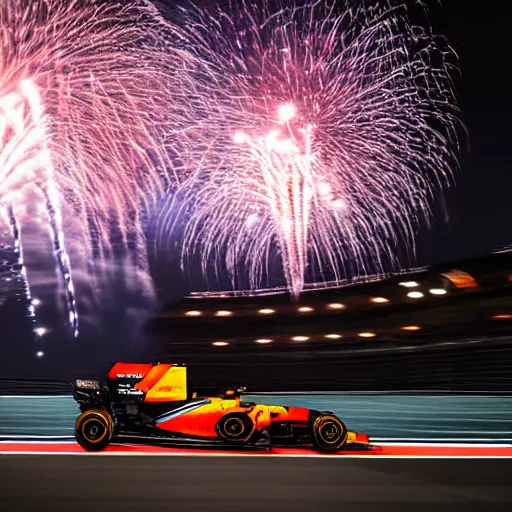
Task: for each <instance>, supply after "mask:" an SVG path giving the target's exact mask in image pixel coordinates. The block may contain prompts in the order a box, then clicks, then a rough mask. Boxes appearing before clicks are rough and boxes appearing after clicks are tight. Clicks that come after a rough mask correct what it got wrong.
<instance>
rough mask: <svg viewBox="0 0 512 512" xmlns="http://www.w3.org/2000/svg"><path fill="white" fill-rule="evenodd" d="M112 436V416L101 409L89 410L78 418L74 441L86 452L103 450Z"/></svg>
mask: <svg viewBox="0 0 512 512" xmlns="http://www.w3.org/2000/svg"><path fill="white" fill-rule="evenodd" d="M113 434H114V422H113V420H112V416H111V415H110V414H109V413H108V411H105V410H103V409H89V410H88V411H85V412H83V413H82V414H80V416H78V418H77V420H76V424H75V439H76V441H77V443H78V444H79V445H80V446H81V447H82V448H84V450H87V451H99V450H103V449H104V448H105V447H106V446H107V445H108V443H110V440H111V439H112V436H113Z"/></svg>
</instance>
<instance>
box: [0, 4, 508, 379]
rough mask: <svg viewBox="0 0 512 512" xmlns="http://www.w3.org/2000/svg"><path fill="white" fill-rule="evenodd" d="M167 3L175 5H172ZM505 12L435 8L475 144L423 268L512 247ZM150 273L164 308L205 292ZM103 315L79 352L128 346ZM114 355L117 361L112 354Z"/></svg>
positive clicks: (170, 259) (167, 257) (442, 208)
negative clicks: (453, 55)
mask: <svg viewBox="0 0 512 512" xmlns="http://www.w3.org/2000/svg"><path fill="white" fill-rule="evenodd" d="M167 3H168V4H169V5H171V2H170V1H169V0H167ZM489 5H491V4H489ZM500 5H501V7H500V8H498V7H489V8H485V6H483V5H482V4H478V5H477V4H476V3H473V2H466V1H463V0H450V1H446V2H445V5H444V6H442V7H439V6H437V5H435V4H434V5H433V7H432V11H431V20H432V23H433V26H434V31H435V32H436V33H443V34H445V35H446V36H447V38H448V40H449V41H450V43H451V44H452V46H453V47H454V48H455V50H456V52H457V53H458V55H459V57H460V61H461V71H462V77H461V79H460V82H459V86H458V89H459V94H460V102H461V110H462V119H463V122H464V123H465V125H466V127H467V129H468V131H469V140H468V141H467V145H466V146H464V148H466V147H467V149H464V150H463V154H462V156H461V164H462V165H461V167H462V168H461V171H460V172H459V173H458V174H457V175H456V177H455V186H454V187H453V188H452V189H451V190H449V191H447V192H446V193H445V196H444V200H442V198H439V199H440V200H439V201H438V202H437V203H436V205H435V216H434V219H433V223H432V227H431V228H430V229H427V228H425V229H423V230H422V231H421V232H420V233H419V237H418V250H417V261H416V263H417V264H419V265H428V264H433V263H438V262H442V261H449V260H455V259H458V258H465V257H470V256H474V255H479V254H482V253H486V252H489V251H491V250H493V249H496V248H498V247H500V246H503V245H505V244H509V243H512V236H511V231H512V230H511V228H510V225H509V222H510V219H511V218H512V201H511V200H510V193H511V191H512V174H511V173H510V169H511V167H512V165H511V164H512V160H511V156H510V151H509V140H510V136H511V130H510V128H509V123H510V119H511V114H512V112H511V101H510V91H511V90H512V79H511V76H510V70H509V69H508V67H509V64H510V43H509V39H510V33H509V30H510V29H509V27H508V26H507V25H506V20H507V19H508V17H507V14H506V11H505V3H504V2H503V3H500ZM152 270H153V276H154V278H155V281H156V286H157V290H158V293H159V297H160V300H161V302H162V303H165V302H169V301H174V300H178V299H179V297H180V295H181V294H183V293H186V292H187V291H189V290H190V289H191V288H196V289H197V288H200V287H201V283H203V285H204V282H203V281H202V279H201V278H197V277H196V279H194V280H193V284H191V282H190V281H187V280H185V279H184V278H183V276H182V274H181V271H180V268H179V258H178V255H177V253H172V252H169V253H168V254H164V255H161V256H160V257H159V258H158V259H157V260H155V261H153V269H152ZM192 273H195V272H192ZM111 285H112V286H115V285H114V284H111ZM122 293H123V292H120V294H122ZM117 297H118V300H117V302H116V303H115V304H114V305H111V307H112V308H115V307H117V308H121V309H122V308H125V307H127V305H130V304H132V303H133V302H137V298H136V297H130V296H121V295H118V296H117ZM0 310H1V311H0V321H1V322H2V324H3V325H4V324H5V329H6V331H5V332H6V334H5V335H4V336H2V338H4V339H3V340H2V342H3V343H4V346H6V348H7V349H9V347H10V349H11V351H10V352H12V354H11V355H13V354H17V355H19V354H23V353H25V352H26V351H25V350H20V346H21V345H23V344H24V343H32V342H30V341H26V340H30V339H31V336H30V329H27V333H29V334H27V335H22V334H20V329H23V328H24V327H23V320H22V319H20V321H19V322H18V321H16V322H14V321H13V320H12V318H13V314H16V315H19V308H17V307H15V306H13V305H12V304H11V305H10V306H3V307H0ZM104 316H105V320H104V322H105V324H106V325H105V329H104V330H103V331H102V334H101V337H102V338H103V339H102V340H100V339H98V338H97V335H94V336H93V335H92V334H89V335H87V334H85V335H84V337H85V338H87V339H84V338H82V340H81V341H80V343H79V345H80V346H82V347H84V346H85V347H87V346H94V347H96V348H95V350H97V349H99V348H100V347H103V348H104V349H105V351H106V352H108V350H107V349H108V347H109V346H110V345H112V347H119V346H121V345H122V344H123V342H124V338H123V337H124V336H127V335H128V333H126V332H123V331H120V330H119V329H120V324H122V322H123V321H122V318H121V316H122V315H116V310H115V309H112V310H111V314H110V312H109V311H106V314H105V315H104ZM109 318H110V320H108V319H109ZM116 319H117V321H116ZM114 324H115V325H114ZM27 325H28V324H27ZM25 328H26V326H25ZM125 331H126V329H125ZM9 332H10V334H9ZM88 336H92V338H89V337H88ZM7 338H9V339H7ZM93 338H94V339H93ZM12 339H15V340H16V341H15V342H14V343H15V345H13V343H11V342H10V341H9V340H12ZM112 340H115V342H113V341H112ZM54 343H55V344H56V345H55V347H57V346H58V347H60V348H55V350H57V351H58V352H59V354H60V355H59V360H60V361H61V362H62V361H63V359H64V358H66V357H71V358H72V359H73V360H75V361H76V359H77V355H76V353H74V352H73V348H72V346H67V348H66V350H62V344H63V343H64V344H68V343H69V341H68V340H65V341H64V340H63V339H59V340H58V341H55V340H54ZM72 343H74V342H72ZM141 343H144V342H143V341H142V342H141ZM111 352H112V354H116V352H115V350H114V349H113V350H112V351H111ZM28 353H33V350H32V349H30V350H29V351H27V354H28ZM4 354H5V355H6V357H4V360H3V362H4V364H3V365H1V367H0V372H5V371H6V368H7V367H8V366H9V364H10V363H9V357H10V355H9V354H8V353H5V352H4ZM116 355H117V354H116ZM20 357H21V356H20ZM78 357H79V358H81V357H82V356H78ZM113 357H115V356H113ZM86 359H87V358H86ZM84 361H85V360H84ZM84 364H85V363H84ZM52 368H55V367H54V366H52ZM48 371H50V370H48ZM51 371H53V369H52V370H51Z"/></svg>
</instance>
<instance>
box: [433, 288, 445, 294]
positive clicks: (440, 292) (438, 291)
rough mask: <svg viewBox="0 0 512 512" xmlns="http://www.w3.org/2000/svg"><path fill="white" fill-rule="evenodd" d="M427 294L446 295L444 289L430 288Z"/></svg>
mask: <svg viewBox="0 0 512 512" xmlns="http://www.w3.org/2000/svg"><path fill="white" fill-rule="evenodd" d="M429 292H430V293H431V294H432V295H446V293H447V292H446V290H445V289H444V288H431V289H430V290H429Z"/></svg>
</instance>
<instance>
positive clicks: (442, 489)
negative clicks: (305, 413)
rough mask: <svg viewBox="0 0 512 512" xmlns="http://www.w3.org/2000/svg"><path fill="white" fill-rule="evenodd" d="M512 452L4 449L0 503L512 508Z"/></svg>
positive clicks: (24, 507)
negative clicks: (496, 455)
mask: <svg viewBox="0 0 512 512" xmlns="http://www.w3.org/2000/svg"><path fill="white" fill-rule="evenodd" d="M511 475H512V460H511V459H504V460H496V459H480V460H475V459H473V460H466V459H463V460H461V459H448V460H439V459H434V460H432V459H428V460H425V459H423V460H417V459H412V460H411V459H408V460H404V459H375V458H374V459H343V458H329V457H325V458H287V457H271V458H260V457H217V456H209V457H194V456H185V457H152V456H129V455H128V456H123V457H116V456H108V455H91V456H89V455H85V456H73V455H62V456H51V455H47V456H40V455H2V456H0V510H2V512H11V511H66V512H71V511H86V510H87V511H109V512H110V511H118V510H119V511H125V512H127V511H161V510H162V511H163V510H169V511H171V510H183V511H187V512H188V511H190V512H194V511H201V512H204V511H212V512H216V511H219V512H231V511H237V512H239V511H241V512H253V511H258V512H259V511H280V512H288V511H290V512H291V511H293V512H301V511H342V510H343V511H345V510H346V511H350V512H352V511H366V510H372V511H373V510H375V511H380V512H387V511H390V512H391V511H393V512H394V511H407V512H420V511H436V512H439V511H444V510H446V511H453V510H468V511H469V510H470V511H494V510H496V511H498V510H500V511H501V510H503V511H505V510H507V511H510V510H512V509H511V506H512V486H511V485H510V477H511Z"/></svg>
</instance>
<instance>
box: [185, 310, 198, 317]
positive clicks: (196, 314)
mask: <svg viewBox="0 0 512 512" xmlns="http://www.w3.org/2000/svg"><path fill="white" fill-rule="evenodd" d="M185 315H187V316H201V315H202V313H201V311H196V310H192V311H187V312H186V313H185Z"/></svg>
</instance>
